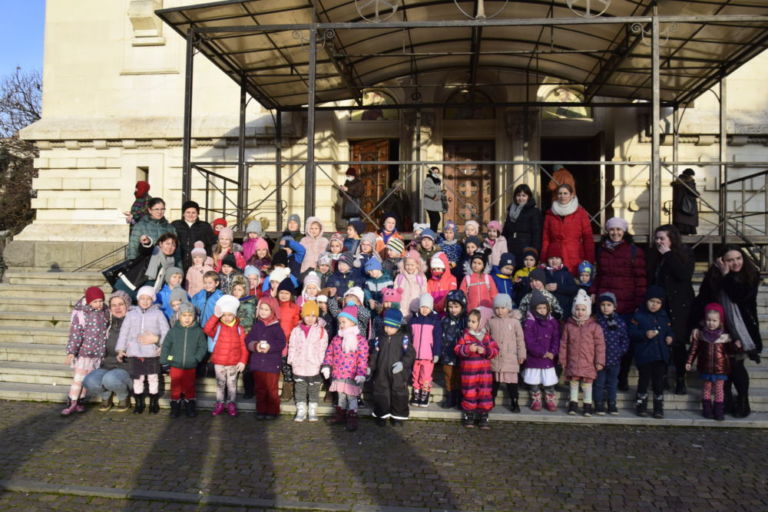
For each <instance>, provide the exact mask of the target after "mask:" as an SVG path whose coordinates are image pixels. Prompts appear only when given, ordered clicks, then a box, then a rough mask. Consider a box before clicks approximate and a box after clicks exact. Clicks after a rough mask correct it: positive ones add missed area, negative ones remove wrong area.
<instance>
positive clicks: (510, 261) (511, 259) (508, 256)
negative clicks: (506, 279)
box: [499, 252, 515, 268]
mask: <svg viewBox="0 0 768 512" xmlns="http://www.w3.org/2000/svg"><path fill="white" fill-rule="evenodd" d="M507 265H509V266H512V267H514V266H515V256H514V255H513V254H512V253H511V252H505V253H504V254H502V255H501V257H500V258H499V268H504V267H506V266H507Z"/></svg>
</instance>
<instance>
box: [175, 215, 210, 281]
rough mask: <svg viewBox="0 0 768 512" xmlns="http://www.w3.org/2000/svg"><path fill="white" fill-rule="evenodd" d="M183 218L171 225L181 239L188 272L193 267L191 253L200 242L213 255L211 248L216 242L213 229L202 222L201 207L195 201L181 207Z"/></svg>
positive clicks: (184, 262) (182, 256) (182, 252)
mask: <svg viewBox="0 0 768 512" xmlns="http://www.w3.org/2000/svg"><path fill="white" fill-rule="evenodd" d="M181 215H182V218H181V219H179V220H175V221H173V222H172V223H171V225H172V226H173V228H174V229H175V230H176V236H178V237H179V250H180V251H181V258H182V262H183V264H184V270H185V271H186V270H187V269H188V268H189V267H190V266H191V265H192V256H191V254H190V252H191V251H192V249H194V248H195V242H197V241H198V240H199V241H201V242H203V244H205V252H206V253H208V254H211V246H212V245H213V244H214V243H215V242H216V236H215V235H214V234H213V228H212V227H211V225H210V224H208V223H207V222H205V221H202V220H200V205H198V204H197V203H196V202H194V201H185V202H184V204H183V205H181Z"/></svg>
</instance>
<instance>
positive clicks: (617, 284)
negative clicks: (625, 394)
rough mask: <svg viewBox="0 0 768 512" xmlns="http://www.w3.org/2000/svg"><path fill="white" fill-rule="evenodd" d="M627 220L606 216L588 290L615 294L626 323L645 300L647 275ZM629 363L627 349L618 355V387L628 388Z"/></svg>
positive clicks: (630, 358)
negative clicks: (593, 275)
mask: <svg viewBox="0 0 768 512" xmlns="http://www.w3.org/2000/svg"><path fill="white" fill-rule="evenodd" d="M628 227H629V226H628V225H627V221H625V220H624V219H622V218H619V217H613V218H612V219H608V222H606V223H605V235H603V238H602V240H601V241H600V246H599V248H598V250H597V256H596V259H597V261H596V263H597V268H598V271H597V275H596V276H595V279H594V281H593V282H592V286H591V288H590V290H589V292H590V293H591V294H593V295H595V296H597V297H599V296H600V295H602V294H603V293H605V292H611V293H613V294H614V295H615V296H616V312H617V313H618V314H619V315H621V316H622V317H623V318H624V321H625V322H626V323H627V325H629V320H630V317H631V316H632V313H634V312H635V309H637V307H638V306H640V305H641V304H642V303H643V302H644V301H645V289H646V284H647V277H646V273H645V252H644V251H643V250H642V249H641V248H640V247H638V246H637V245H635V243H634V240H633V239H632V235H631V234H630V233H629V231H628ZM631 365H632V353H631V351H628V352H627V353H626V354H624V357H623V358H622V359H621V370H620V371H619V388H620V389H621V390H622V391H626V390H628V389H629V385H628V382H627V375H628V374H629V368H630V366H631Z"/></svg>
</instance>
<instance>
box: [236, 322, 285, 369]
mask: <svg viewBox="0 0 768 512" xmlns="http://www.w3.org/2000/svg"><path fill="white" fill-rule="evenodd" d="M262 340H265V341H266V342H267V343H269V351H267V353H266V354H262V353H261V352H256V345H257V344H258V343H259V342H260V341H262ZM245 346H246V347H248V350H249V351H250V352H251V359H250V364H249V366H248V367H249V368H250V370H251V371H252V372H265V373H280V365H281V364H282V360H283V358H282V354H283V349H284V348H285V334H284V333H283V329H282V327H280V322H274V323H272V324H269V325H264V322H262V321H261V320H256V321H255V322H254V323H253V327H251V332H249V333H248V334H247V335H246V336H245Z"/></svg>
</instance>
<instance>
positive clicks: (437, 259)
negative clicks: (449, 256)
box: [429, 253, 445, 269]
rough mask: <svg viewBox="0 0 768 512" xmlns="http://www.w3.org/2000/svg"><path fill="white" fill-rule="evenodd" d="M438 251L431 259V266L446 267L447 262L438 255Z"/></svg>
mask: <svg viewBox="0 0 768 512" xmlns="http://www.w3.org/2000/svg"><path fill="white" fill-rule="evenodd" d="M438 254H440V253H437V254H435V255H434V256H432V259H430V260H429V268H443V269H444V268H445V263H444V262H443V260H442V258H440V256H438Z"/></svg>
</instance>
